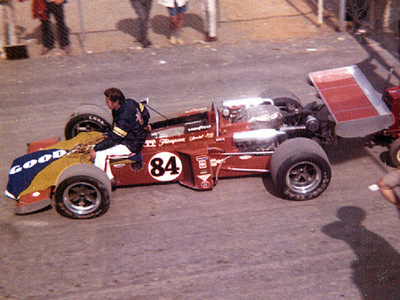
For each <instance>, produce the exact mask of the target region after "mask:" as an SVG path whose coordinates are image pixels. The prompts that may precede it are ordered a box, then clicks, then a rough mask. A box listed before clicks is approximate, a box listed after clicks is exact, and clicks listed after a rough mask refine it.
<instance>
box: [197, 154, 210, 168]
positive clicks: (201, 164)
mask: <svg viewBox="0 0 400 300" xmlns="http://www.w3.org/2000/svg"><path fill="white" fill-rule="evenodd" d="M207 159H208V157H207V156H197V157H196V160H197V161H198V162H199V169H206V168H207Z"/></svg>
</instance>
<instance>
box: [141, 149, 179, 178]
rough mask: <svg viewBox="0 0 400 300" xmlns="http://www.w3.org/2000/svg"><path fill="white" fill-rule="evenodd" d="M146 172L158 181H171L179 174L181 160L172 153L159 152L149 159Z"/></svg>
mask: <svg viewBox="0 0 400 300" xmlns="http://www.w3.org/2000/svg"><path fill="white" fill-rule="evenodd" d="M148 172H149V174H150V176H151V177H153V178H154V179H156V180H158V181H163V182H166V181H172V180H174V179H176V178H178V177H179V175H181V173H182V162H181V160H180V159H179V157H178V156H177V155H175V154H174V153H171V152H160V153H157V154H156V155H154V156H153V157H152V158H151V159H150V161H149V164H148Z"/></svg>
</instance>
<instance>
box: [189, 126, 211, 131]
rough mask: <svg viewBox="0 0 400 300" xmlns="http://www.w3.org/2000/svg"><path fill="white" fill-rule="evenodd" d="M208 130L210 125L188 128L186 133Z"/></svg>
mask: <svg viewBox="0 0 400 300" xmlns="http://www.w3.org/2000/svg"><path fill="white" fill-rule="evenodd" d="M210 128H211V125H200V126H197V127H192V128H188V131H189V132H192V131H201V130H206V129H210Z"/></svg>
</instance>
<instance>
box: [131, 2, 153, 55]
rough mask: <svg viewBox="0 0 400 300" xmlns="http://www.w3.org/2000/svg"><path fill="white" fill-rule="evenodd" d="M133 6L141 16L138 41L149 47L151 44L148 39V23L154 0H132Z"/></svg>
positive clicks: (139, 16)
mask: <svg viewBox="0 0 400 300" xmlns="http://www.w3.org/2000/svg"><path fill="white" fill-rule="evenodd" d="M131 3H132V6H133V8H134V9H135V11H136V14H137V15H138V18H139V39H138V41H139V42H140V43H141V44H142V45H143V47H145V48H147V47H148V46H150V45H151V42H150V40H149V39H148V24H149V18H150V11H151V4H152V0H132V1H131Z"/></svg>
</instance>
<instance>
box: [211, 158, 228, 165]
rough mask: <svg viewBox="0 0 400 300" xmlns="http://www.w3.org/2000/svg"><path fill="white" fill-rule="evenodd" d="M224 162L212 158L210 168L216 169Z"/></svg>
mask: <svg viewBox="0 0 400 300" xmlns="http://www.w3.org/2000/svg"><path fill="white" fill-rule="evenodd" d="M224 161H225V159H223V158H221V159H216V158H212V159H210V163H211V166H212V167H216V166H218V165H220V164H222V163H223V162H224Z"/></svg>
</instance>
